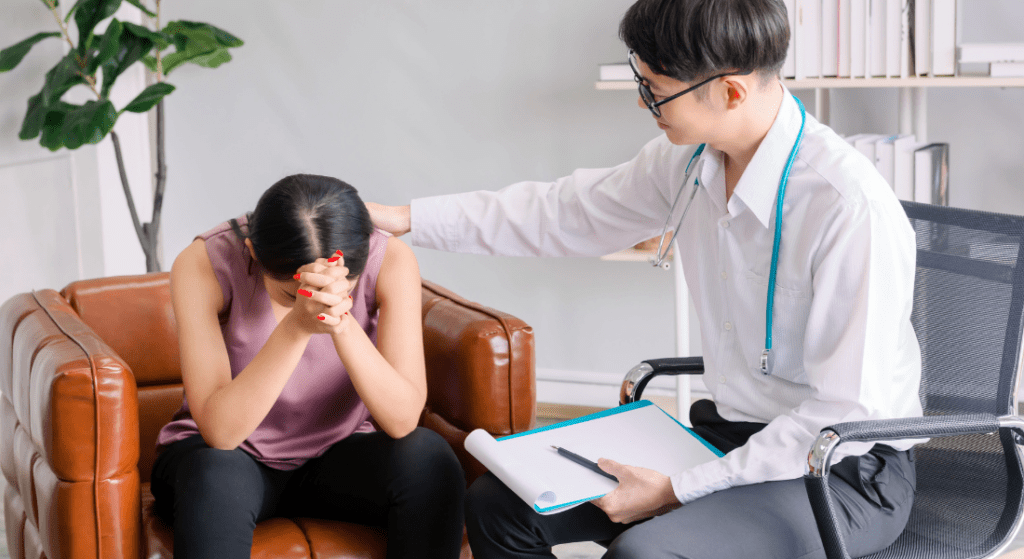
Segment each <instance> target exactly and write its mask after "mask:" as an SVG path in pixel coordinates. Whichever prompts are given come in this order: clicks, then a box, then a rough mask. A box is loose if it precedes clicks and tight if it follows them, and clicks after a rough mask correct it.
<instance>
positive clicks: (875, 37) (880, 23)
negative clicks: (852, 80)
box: [868, 0, 886, 77]
mask: <svg viewBox="0 0 1024 559" xmlns="http://www.w3.org/2000/svg"><path fill="white" fill-rule="evenodd" d="M868 2H869V4H870V10H869V11H868V18H869V19H868V27H869V29H870V30H869V32H868V52H869V53H870V55H869V56H868V77H885V4H886V1H885V0H868Z"/></svg>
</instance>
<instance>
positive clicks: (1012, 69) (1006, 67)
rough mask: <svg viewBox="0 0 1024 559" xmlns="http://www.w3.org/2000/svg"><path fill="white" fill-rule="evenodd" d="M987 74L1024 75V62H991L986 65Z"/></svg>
mask: <svg viewBox="0 0 1024 559" xmlns="http://www.w3.org/2000/svg"><path fill="white" fill-rule="evenodd" d="M988 75H990V76H992V77H993V78H1020V77H1024V62H992V63H990V64H989V65H988Z"/></svg>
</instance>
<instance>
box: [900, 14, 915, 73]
mask: <svg viewBox="0 0 1024 559" xmlns="http://www.w3.org/2000/svg"><path fill="white" fill-rule="evenodd" d="M902 1H903V7H902V8H901V12H900V77H901V78H907V77H910V74H911V73H912V72H913V70H914V69H913V68H912V67H911V66H912V65H913V64H914V61H913V60H911V58H910V53H911V52H913V49H911V48H910V26H911V23H910V15H911V8H912V7H913V2H914V0H902Z"/></svg>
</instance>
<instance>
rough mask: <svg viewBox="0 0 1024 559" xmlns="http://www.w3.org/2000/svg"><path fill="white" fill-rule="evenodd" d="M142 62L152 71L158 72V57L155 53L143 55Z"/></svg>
mask: <svg viewBox="0 0 1024 559" xmlns="http://www.w3.org/2000/svg"><path fill="white" fill-rule="evenodd" d="M142 63H143V64H145V65H146V68H149V71H150V72H156V57H155V56H153V55H146V56H143V57H142Z"/></svg>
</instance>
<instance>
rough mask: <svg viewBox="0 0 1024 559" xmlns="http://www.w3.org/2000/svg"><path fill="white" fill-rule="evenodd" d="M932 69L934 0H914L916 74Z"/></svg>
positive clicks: (926, 73)
mask: <svg viewBox="0 0 1024 559" xmlns="http://www.w3.org/2000/svg"><path fill="white" fill-rule="evenodd" d="M931 70H932V0H914V75H915V76H927V75H928V74H929V72H931Z"/></svg>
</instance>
